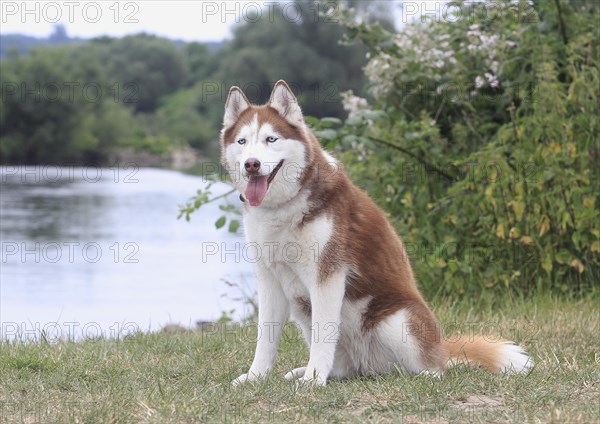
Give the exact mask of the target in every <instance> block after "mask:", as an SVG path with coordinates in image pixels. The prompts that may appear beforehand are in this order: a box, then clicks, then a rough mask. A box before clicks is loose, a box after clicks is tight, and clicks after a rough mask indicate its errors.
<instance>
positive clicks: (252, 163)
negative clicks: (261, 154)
mask: <svg viewBox="0 0 600 424" xmlns="http://www.w3.org/2000/svg"><path fill="white" fill-rule="evenodd" d="M244 168H245V169H246V171H247V172H248V173H249V174H255V173H257V172H258V170H259V169H260V161H259V160H258V159H255V158H250V159H247V160H246V162H244Z"/></svg>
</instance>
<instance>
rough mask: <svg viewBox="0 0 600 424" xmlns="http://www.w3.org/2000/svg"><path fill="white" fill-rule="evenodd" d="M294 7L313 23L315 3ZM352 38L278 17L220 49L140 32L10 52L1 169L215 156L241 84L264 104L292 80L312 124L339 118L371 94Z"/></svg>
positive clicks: (1, 64) (0, 107) (329, 25)
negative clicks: (347, 104)
mask: <svg viewBox="0 0 600 424" xmlns="http://www.w3.org/2000/svg"><path fill="white" fill-rule="evenodd" d="M340 3H343V4H345V5H352V3H353V2H352V1H345V2H340ZM296 4H297V7H298V8H300V9H301V10H304V13H303V14H302V16H305V17H308V16H312V11H313V10H314V8H313V6H314V4H313V2H312V1H308V0H297V1H296ZM362 7H363V8H364V9H371V8H372V7H371V6H369V5H368V4H365V5H363V6H362ZM380 14H381V12H380ZM375 15H377V14H375ZM375 15H374V16H375ZM382 18H383V19H385V16H383V17H382ZM387 25H388V26H390V25H391V24H390V23H389V22H388V23H387ZM59 32H60V31H59ZM344 33H345V29H344V27H343V26H342V25H340V24H336V23H335V22H328V21H326V20H324V19H308V18H306V19H299V20H296V21H291V20H289V19H284V15H283V14H282V13H274V14H273V19H269V20H265V19H262V20H261V19H259V20H253V19H250V18H248V19H246V20H245V22H244V23H242V24H239V25H238V26H237V27H236V28H235V30H234V34H233V38H232V40H230V41H228V42H225V43H223V44H222V45H221V46H220V47H219V48H218V49H215V48H214V45H207V44H203V43H199V42H189V43H184V42H176V41H172V40H169V39H165V38H161V37H157V36H154V35H151V34H137V35H131V36H127V37H123V38H111V37H101V38H96V39H92V40H88V41H82V40H76V41H77V42H73V43H67V44H62V45H59V46H54V45H53V46H45V47H38V48H33V49H31V50H30V51H28V52H27V53H26V54H23V53H21V52H19V51H15V50H13V51H11V52H5V53H6V54H5V56H4V58H3V59H2V60H1V61H0V83H1V86H2V102H1V104H0V141H1V144H0V162H2V163H28V164H41V163H49V162H52V163H63V162H64V163H67V162H68V163H93V164H103V163H106V162H107V161H109V160H110V158H111V156H112V155H113V154H114V153H115V152H116V151H119V150H120V149H124V148H130V149H135V150H146V151H149V152H153V153H158V154H161V153H169V152H170V151H172V150H173V149H177V148H181V147H186V146H189V147H192V148H195V149H198V150H199V151H201V152H202V154H203V155H204V156H206V157H208V158H215V157H216V156H217V154H218V146H217V143H216V140H217V138H218V131H219V129H220V122H221V119H222V113H223V112H222V111H223V105H224V101H225V98H226V95H227V90H228V89H229V87H230V86H231V85H233V84H236V85H239V86H241V87H244V88H245V89H246V91H247V92H249V95H250V97H251V100H252V101H255V102H263V101H265V100H266V98H267V96H268V93H269V92H270V88H271V87H270V84H272V83H273V82H275V81H277V80H278V79H282V78H283V79H286V80H287V81H289V82H290V83H291V84H292V85H293V86H294V88H295V89H296V91H297V92H298V93H299V99H300V102H301V105H302V107H303V108H304V110H305V112H306V114H308V115H314V116H318V117H324V116H337V117H342V116H343V114H344V112H343V108H342V106H341V103H340V93H341V92H343V91H345V90H348V89H352V90H354V91H356V92H358V93H363V92H364V85H365V81H366V79H365V77H364V75H363V73H362V67H363V66H364V64H365V63H366V58H365V54H366V51H367V50H366V47H364V46H362V45H361V44H360V43H353V44H343V43H340V41H341V40H342V38H343V37H344ZM61 34H62V35H61V37H60V39H61V40H63V41H68V37H66V36H65V34H64V33H62V32H61ZM54 38H56V37H54ZM55 41H56V40H55Z"/></svg>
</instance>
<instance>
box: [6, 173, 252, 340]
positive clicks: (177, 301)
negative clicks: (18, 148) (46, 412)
mask: <svg viewBox="0 0 600 424" xmlns="http://www.w3.org/2000/svg"><path fill="white" fill-rule="evenodd" d="M0 178H1V191H0V218H1V225H0V243H1V248H2V249H1V254H2V258H1V262H0V322H1V324H2V325H1V334H0V338H1V339H15V338H19V339H27V340H37V339H39V337H40V336H41V335H42V334H44V335H45V336H46V337H47V338H48V339H58V338H63V339H65V338H72V339H81V338H95V337H98V336H112V337H117V336H122V335H126V334H129V333H131V332H133V331H138V330H141V331H148V330H150V331H156V330H159V329H161V328H162V327H164V326H165V325H166V324H172V323H175V324H180V325H183V326H185V327H194V326H195V325H196V323H197V322H198V321H213V320H216V319H218V318H219V317H220V316H221V314H222V311H230V310H231V309H234V308H235V312H234V313H233V317H234V318H238V319H239V318H240V317H242V316H244V315H245V314H247V313H248V312H249V311H248V310H247V309H244V308H247V307H244V306H243V305H242V302H239V301H235V300H233V298H236V297H238V295H239V291H238V289H235V288H234V289H232V288H230V287H228V286H227V285H226V284H225V283H224V282H223V280H224V279H225V280H227V281H230V282H233V283H236V284H239V285H241V286H242V287H245V289H246V291H248V292H250V293H251V292H253V287H254V285H255V281H254V276H253V272H252V267H251V264H249V263H247V262H246V261H244V257H243V256H244V255H243V254H240V251H243V238H242V235H241V233H242V229H240V230H239V233H240V234H231V233H229V232H227V230H226V229H220V230H217V229H216V228H215V225H214V222H215V220H216V218H218V217H219V216H220V214H221V213H220V211H219V208H218V206H219V204H223V203H225V202H226V201H229V202H231V203H232V204H235V205H237V203H238V202H239V200H238V199H237V197H236V196H235V195H231V196H230V197H229V198H228V199H223V201H222V202H220V203H218V202H215V203H214V204H209V205H206V206H204V207H202V208H201V209H200V210H199V211H197V212H196V213H194V214H193V215H192V219H191V221H190V222H186V221H185V219H180V220H178V219H177V214H178V210H179V208H178V205H180V204H183V203H185V202H186V200H187V199H188V198H189V197H190V196H192V195H193V194H194V193H195V192H196V190H197V189H199V188H202V187H204V186H205V185H206V182H205V180H204V179H203V178H202V177H198V176H191V175H186V174H183V173H180V172H177V171H171V170H164V169H152V168H139V169H138V168H136V167H133V166H132V167H125V168H91V167H90V168H74V167H61V168H58V167H33V166H28V167H25V166H23V167H10V166H6V167H0ZM227 190H228V186H226V185H225V184H221V183H219V184H216V185H213V187H212V192H213V194H214V195H218V194H221V193H225V192H226V191H227Z"/></svg>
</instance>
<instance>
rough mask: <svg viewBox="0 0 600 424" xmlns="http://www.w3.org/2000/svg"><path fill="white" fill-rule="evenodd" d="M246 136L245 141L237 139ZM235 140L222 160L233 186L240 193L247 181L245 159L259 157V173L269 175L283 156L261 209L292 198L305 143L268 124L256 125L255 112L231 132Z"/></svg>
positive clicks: (297, 185) (298, 178) (296, 188)
mask: <svg viewBox="0 0 600 424" xmlns="http://www.w3.org/2000/svg"><path fill="white" fill-rule="evenodd" d="M269 136H273V137H276V138H278V140H277V141H276V142H274V143H267V141H266V138H267V137H269ZM242 138H244V139H246V143H245V144H239V143H237V140H239V139H242ZM235 140H236V142H234V143H231V144H229V145H228V146H227V148H226V150H225V162H226V165H227V169H228V171H229V173H230V175H231V179H232V182H233V184H234V186H235V187H236V188H237V189H238V190H239V191H240V192H241V193H243V192H244V191H245V190H246V186H247V185H248V176H247V173H246V171H245V169H244V163H245V162H246V160H247V159H250V158H256V159H258V160H260V162H261V167H260V171H259V172H260V175H269V174H270V173H271V172H272V171H273V170H274V168H275V167H276V166H277V164H278V163H279V162H280V161H281V160H282V159H283V161H284V163H283V166H282V168H281V169H280V170H279V171H278V172H277V174H276V175H275V178H274V179H273V181H272V182H271V184H270V185H269V189H268V191H267V194H266V196H265V198H264V199H263V202H262V203H261V205H260V206H259V207H260V208H261V209H264V208H273V207H280V206H281V205H282V204H284V203H285V202H287V201H289V200H290V199H291V198H293V197H294V196H295V195H296V194H298V191H299V190H300V173H301V170H302V169H304V168H305V167H306V163H305V162H306V160H305V147H304V144H303V143H302V142H300V141H298V140H293V139H286V138H284V137H283V136H282V135H281V134H278V133H277V131H275V129H274V128H273V127H272V126H271V125H270V124H269V123H265V124H263V125H261V126H259V123H258V116H257V115H255V116H254V118H253V119H252V121H251V123H250V124H247V125H244V126H243V127H242V128H240V130H239V131H238V133H237V134H236V135H235Z"/></svg>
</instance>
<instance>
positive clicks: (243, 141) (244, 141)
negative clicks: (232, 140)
mask: <svg viewBox="0 0 600 424" xmlns="http://www.w3.org/2000/svg"><path fill="white" fill-rule="evenodd" d="M237 142H238V143H239V144H246V139H245V138H240V139H239V140H238V141H237Z"/></svg>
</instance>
